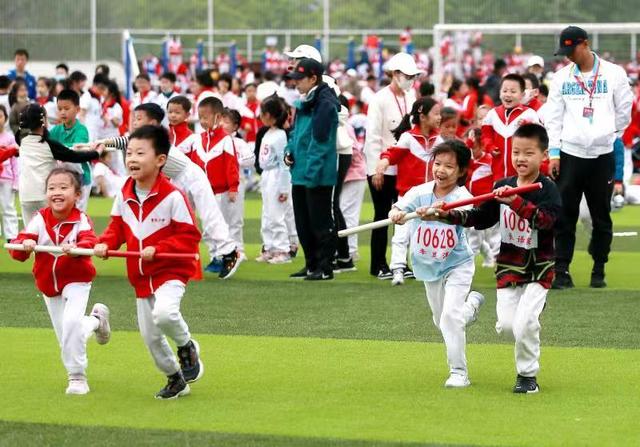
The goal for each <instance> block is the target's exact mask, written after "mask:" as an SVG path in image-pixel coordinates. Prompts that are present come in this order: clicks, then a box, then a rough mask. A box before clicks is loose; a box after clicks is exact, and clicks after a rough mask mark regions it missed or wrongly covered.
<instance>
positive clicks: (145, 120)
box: [131, 110, 160, 130]
mask: <svg viewBox="0 0 640 447" xmlns="http://www.w3.org/2000/svg"><path fill="white" fill-rule="evenodd" d="M159 124H160V123H158V122H157V121H156V120H154V119H151V118H149V115H147V112H145V111H144V110H134V112H133V122H132V123H131V127H132V129H133V130H136V129H139V128H141V127H142V126H157V125H159Z"/></svg>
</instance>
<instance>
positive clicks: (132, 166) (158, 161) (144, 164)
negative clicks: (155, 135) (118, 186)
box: [125, 138, 167, 184]
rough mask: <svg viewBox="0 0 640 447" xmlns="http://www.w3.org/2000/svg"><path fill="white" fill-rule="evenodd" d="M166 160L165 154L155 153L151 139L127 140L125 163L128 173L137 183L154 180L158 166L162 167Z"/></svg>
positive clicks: (158, 169)
mask: <svg viewBox="0 0 640 447" xmlns="http://www.w3.org/2000/svg"><path fill="white" fill-rule="evenodd" d="M166 160H167V156H166V155H164V154H160V155H156V151H155V150H154V149H153V146H152V144H151V140H143V139H140V138H133V139H131V140H129V146H128V147H127V155H126V159H125V164H126V165H127V171H129V175H130V176H131V178H133V179H134V180H135V181H136V183H137V184H144V183H149V182H153V181H155V179H156V177H157V175H158V172H159V171H160V168H162V166H163V165H164V163H165V162H166Z"/></svg>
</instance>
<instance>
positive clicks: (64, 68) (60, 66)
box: [56, 62, 69, 73]
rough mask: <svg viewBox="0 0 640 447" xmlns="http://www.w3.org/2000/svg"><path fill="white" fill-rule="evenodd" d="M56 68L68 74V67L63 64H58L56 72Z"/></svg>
mask: <svg viewBox="0 0 640 447" xmlns="http://www.w3.org/2000/svg"><path fill="white" fill-rule="evenodd" d="M58 68H62V69H63V70H64V71H66V72H67V73H69V66H68V65H67V64H65V63H64V62H60V63H59V64H58V65H56V70H57V69H58Z"/></svg>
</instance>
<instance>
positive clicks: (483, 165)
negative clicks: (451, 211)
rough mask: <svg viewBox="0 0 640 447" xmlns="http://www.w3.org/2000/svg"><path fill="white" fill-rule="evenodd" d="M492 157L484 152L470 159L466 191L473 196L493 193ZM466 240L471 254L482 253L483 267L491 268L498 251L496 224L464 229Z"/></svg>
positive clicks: (498, 242)
mask: <svg viewBox="0 0 640 447" xmlns="http://www.w3.org/2000/svg"><path fill="white" fill-rule="evenodd" d="M492 167H493V157H492V156H491V154H489V153H487V152H484V153H483V154H482V156H481V157H480V158H477V159H476V158H472V159H471V163H470V164H469V171H468V173H467V185H466V186H467V190H468V191H469V192H470V193H471V195H473V196H479V195H482V194H487V193H490V192H491V191H493V184H494V180H493V170H492ZM465 231H466V233H467V239H468V241H469V246H470V247H471V249H472V250H473V253H474V254H475V255H476V256H477V255H478V254H479V253H482V255H483V257H484V262H483V264H482V265H483V266H485V267H493V266H494V265H495V262H496V257H497V256H498V252H499V251H500V228H499V226H498V225H497V224H496V225H494V226H493V227H491V228H487V229H486V230H476V229H475V228H473V227H472V228H466V229H465Z"/></svg>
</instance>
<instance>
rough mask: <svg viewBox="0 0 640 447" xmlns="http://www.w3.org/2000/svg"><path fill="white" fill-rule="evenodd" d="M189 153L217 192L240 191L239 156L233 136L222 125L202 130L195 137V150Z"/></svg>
mask: <svg viewBox="0 0 640 447" xmlns="http://www.w3.org/2000/svg"><path fill="white" fill-rule="evenodd" d="M188 155H189V158H190V159H191V161H193V162H194V163H195V164H197V165H198V166H200V168H202V170H203V171H204V172H205V173H206V174H207V178H208V179H209V183H210V184H211V188H212V189H213V192H214V193H215V194H221V193H224V192H227V191H229V192H237V191H238V186H239V185H240V168H239V165H238V158H237V156H236V151H235V146H234V143H233V138H231V137H230V136H229V135H227V134H226V133H225V132H224V130H223V129H222V127H217V128H216V129H212V130H208V131H205V132H202V133H201V134H200V138H196V139H195V141H194V145H193V150H192V151H191V152H190V153H189V154H188Z"/></svg>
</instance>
